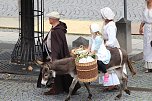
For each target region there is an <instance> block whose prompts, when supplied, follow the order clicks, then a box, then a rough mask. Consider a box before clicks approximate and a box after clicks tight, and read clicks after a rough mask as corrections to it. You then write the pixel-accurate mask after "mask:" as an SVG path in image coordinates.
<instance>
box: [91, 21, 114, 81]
mask: <svg viewBox="0 0 152 101" xmlns="http://www.w3.org/2000/svg"><path fill="white" fill-rule="evenodd" d="M90 33H91V40H90V41H89V47H88V50H89V52H91V54H95V55H97V64H98V70H99V71H102V73H104V79H103V81H104V82H108V78H109V74H108V72H107V70H106V64H108V63H109V61H110V58H111V55H110V51H109V50H107V49H106V47H105V45H104V41H103V39H102V38H101V34H100V32H99V25H98V24H91V26H90Z"/></svg>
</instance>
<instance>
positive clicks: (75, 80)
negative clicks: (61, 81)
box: [65, 76, 78, 101]
mask: <svg viewBox="0 0 152 101" xmlns="http://www.w3.org/2000/svg"><path fill="white" fill-rule="evenodd" d="M77 82H78V78H77V76H75V77H74V78H73V81H72V83H71V85H70V87H69V93H68V96H67V97H66V99H65V101H69V100H70V97H71V94H72V91H73V89H74V87H75V85H76V84H77Z"/></svg>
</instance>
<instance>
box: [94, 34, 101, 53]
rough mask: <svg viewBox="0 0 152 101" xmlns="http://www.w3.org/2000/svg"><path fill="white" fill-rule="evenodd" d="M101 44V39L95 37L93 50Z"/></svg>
mask: <svg viewBox="0 0 152 101" xmlns="http://www.w3.org/2000/svg"><path fill="white" fill-rule="evenodd" d="M101 44H102V39H101V38H100V37H96V39H95V48H94V50H96V51H97V50H98V49H99V48H100V45H101Z"/></svg>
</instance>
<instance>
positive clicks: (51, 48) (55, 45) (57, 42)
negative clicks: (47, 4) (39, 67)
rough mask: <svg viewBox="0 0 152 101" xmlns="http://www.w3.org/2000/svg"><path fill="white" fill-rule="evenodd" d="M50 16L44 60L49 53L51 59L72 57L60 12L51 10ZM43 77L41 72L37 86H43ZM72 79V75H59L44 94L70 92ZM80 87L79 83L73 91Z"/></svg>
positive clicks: (65, 27)
mask: <svg viewBox="0 0 152 101" xmlns="http://www.w3.org/2000/svg"><path fill="white" fill-rule="evenodd" d="M48 16H49V23H50V24H51V25H52V28H51V30H50V31H49V33H48V34H47V36H46V37H45V38H44V44H45V46H46V48H45V49H47V50H45V52H44V54H43V62H45V61H47V59H46V58H47V57H48V55H49V57H50V58H51V61H54V60H57V59H62V58H65V57H70V53H69V50H68V45H67V41H66V36H65V33H66V32H67V26H66V24H65V23H64V22H61V21H60V14H59V13H58V12H51V13H50V14H48ZM41 79H42V74H41V72H40V75H39V78H38V82H37V87H39V88H40V87H41ZM72 80H73V78H72V77H71V76H70V75H57V76H56V77H55V80H54V84H53V85H52V86H51V89H50V90H49V91H48V92H45V93H44V95H55V94H59V93H62V92H64V91H65V92H67V93H68V92H69V87H70V85H71V83H72ZM80 87H81V86H80V84H79V83H77V85H76V86H75V88H74V91H73V93H75V92H76V91H77V90H78V89H79V88H80Z"/></svg>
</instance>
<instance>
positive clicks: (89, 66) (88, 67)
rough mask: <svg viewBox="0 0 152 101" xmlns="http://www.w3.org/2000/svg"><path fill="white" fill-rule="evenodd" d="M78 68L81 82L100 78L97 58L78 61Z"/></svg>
mask: <svg viewBox="0 0 152 101" xmlns="http://www.w3.org/2000/svg"><path fill="white" fill-rule="evenodd" d="M75 62H76V61H75ZM76 70H77V75H78V79H79V81H81V82H91V81H95V80H96V79H97V78H98V67H97V60H95V61H93V62H89V63H78V62H76Z"/></svg>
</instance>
